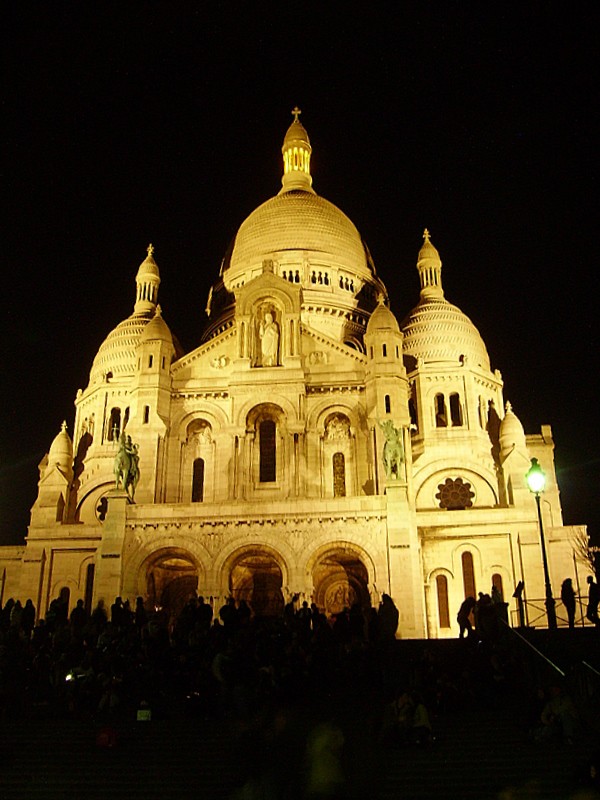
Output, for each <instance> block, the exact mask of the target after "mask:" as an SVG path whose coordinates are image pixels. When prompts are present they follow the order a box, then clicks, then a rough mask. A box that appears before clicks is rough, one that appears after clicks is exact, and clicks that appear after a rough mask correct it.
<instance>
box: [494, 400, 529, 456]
mask: <svg viewBox="0 0 600 800" xmlns="http://www.w3.org/2000/svg"><path fill="white" fill-rule="evenodd" d="M499 437H500V451H501V452H502V453H506V452H507V451H510V450H513V449H514V448H515V447H516V448H519V449H523V448H526V447H527V443H526V440H525V431H524V430H523V425H522V424H521V420H520V419H519V418H518V417H517V415H516V414H515V413H514V411H513V410H512V406H511V404H510V403H507V404H506V413H505V414H504V418H503V420H502V422H501V423H500V431H499Z"/></svg>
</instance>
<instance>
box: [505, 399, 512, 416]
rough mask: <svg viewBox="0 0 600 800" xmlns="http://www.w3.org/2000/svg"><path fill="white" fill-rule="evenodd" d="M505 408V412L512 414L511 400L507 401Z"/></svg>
mask: <svg viewBox="0 0 600 800" xmlns="http://www.w3.org/2000/svg"><path fill="white" fill-rule="evenodd" d="M504 410H505V412H506V413H507V414H511V413H512V405H511V404H510V401H509V400H507V401H506V405H505V406H504Z"/></svg>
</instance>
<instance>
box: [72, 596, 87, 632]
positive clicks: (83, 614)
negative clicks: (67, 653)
mask: <svg viewBox="0 0 600 800" xmlns="http://www.w3.org/2000/svg"><path fill="white" fill-rule="evenodd" d="M87 620H88V613H87V611H86V610H85V606H84V605H83V600H81V599H80V600H78V601H77V604H76V606H75V608H74V609H73V611H71V616H70V617H69V622H70V623H71V630H72V631H73V634H74V635H76V636H77V635H81V633H82V631H83V629H84V627H85V624H86V622H87Z"/></svg>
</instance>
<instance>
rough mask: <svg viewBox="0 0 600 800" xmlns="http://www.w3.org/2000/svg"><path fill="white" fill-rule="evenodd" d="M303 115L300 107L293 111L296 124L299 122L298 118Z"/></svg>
mask: <svg viewBox="0 0 600 800" xmlns="http://www.w3.org/2000/svg"><path fill="white" fill-rule="evenodd" d="M301 113H302V111H301V110H300V109H299V108H298V106H296V107H295V108H293V109H292V114H293V115H294V122H298V117H299V116H300V114H301Z"/></svg>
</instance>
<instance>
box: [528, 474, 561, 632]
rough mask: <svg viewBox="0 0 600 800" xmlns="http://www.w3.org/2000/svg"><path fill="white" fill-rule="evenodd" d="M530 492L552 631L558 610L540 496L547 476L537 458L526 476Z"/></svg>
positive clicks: (547, 613)
mask: <svg viewBox="0 0 600 800" xmlns="http://www.w3.org/2000/svg"><path fill="white" fill-rule="evenodd" d="M525 478H526V480H527V486H528V487H529V491H530V492H531V493H532V494H534V495H535V504H536V506H537V513H538V522H539V524H540V543H541V545H542V562H543V564H544V582H545V584H546V601H545V604H546V616H547V617H548V627H549V628H550V629H551V630H554V629H555V628H556V608H555V605H556V603H555V601H554V598H553V597H552V586H551V585H550V573H549V572H548V559H547V557H546V541H545V539H544V523H543V522H542V509H541V506H540V494H541V493H542V492H543V491H544V489H545V487H546V476H545V475H544V471H543V470H542V468H541V467H540V464H539V462H538V460H537V458H532V459H531V466H530V467H529V470H528V471H527V475H525Z"/></svg>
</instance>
